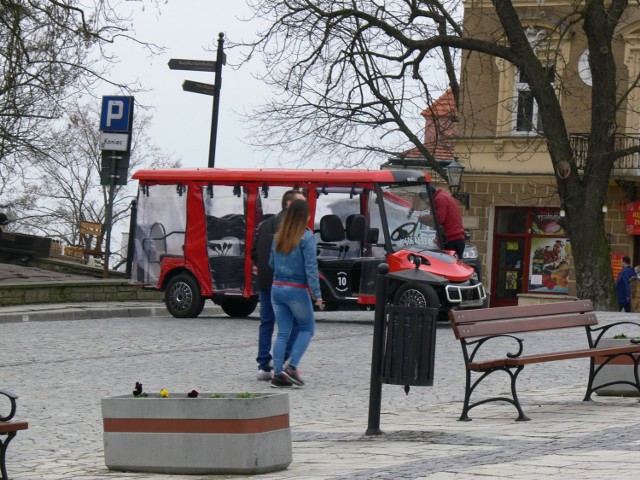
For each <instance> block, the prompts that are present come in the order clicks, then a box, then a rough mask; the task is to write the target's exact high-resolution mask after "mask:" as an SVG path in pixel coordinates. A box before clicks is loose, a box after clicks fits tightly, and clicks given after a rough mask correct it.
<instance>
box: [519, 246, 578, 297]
mask: <svg viewBox="0 0 640 480" xmlns="http://www.w3.org/2000/svg"><path fill="white" fill-rule="evenodd" d="M570 251H571V246H570V243H569V239H568V238H558V237H534V238H532V239H531V258H530V262H531V263H530V265H529V272H530V273H529V292H542V293H568V292H569V267H570V265H569V258H570Z"/></svg>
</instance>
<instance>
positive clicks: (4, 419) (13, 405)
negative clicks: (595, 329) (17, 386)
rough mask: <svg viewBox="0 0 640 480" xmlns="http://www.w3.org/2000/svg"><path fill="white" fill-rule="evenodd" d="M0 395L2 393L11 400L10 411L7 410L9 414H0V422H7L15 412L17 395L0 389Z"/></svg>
mask: <svg viewBox="0 0 640 480" xmlns="http://www.w3.org/2000/svg"><path fill="white" fill-rule="evenodd" d="M0 395H4V396H5V397H7V398H8V399H9V401H10V402H11V411H10V412H9V415H7V416H6V417H3V416H2V415H0V422H8V421H9V420H11V419H12V418H13V416H14V415H15V414H16V399H17V398H18V396H17V395H16V394H15V393H11V392H7V391H6V390H0Z"/></svg>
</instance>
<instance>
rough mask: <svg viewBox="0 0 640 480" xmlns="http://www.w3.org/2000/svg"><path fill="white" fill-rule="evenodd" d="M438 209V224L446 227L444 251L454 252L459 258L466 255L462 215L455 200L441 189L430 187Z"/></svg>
mask: <svg viewBox="0 0 640 480" xmlns="http://www.w3.org/2000/svg"><path fill="white" fill-rule="evenodd" d="M429 189H430V190H431V195H432V196H433V202H434V204H435V208H436V215H437V217H438V223H439V224H440V225H442V226H443V227H444V245H443V250H454V251H455V252H456V253H457V254H458V258H459V259H462V254H463V253H464V243H465V242H464V228H463V227H462V213H460V207H459V206H458V202H457V201H456V199H455V198H453V197H452V196H451V194H450V193H449V192H446V191H444V190H442V189H441V188H435V187H434V186H433V185H429Z"/></svg>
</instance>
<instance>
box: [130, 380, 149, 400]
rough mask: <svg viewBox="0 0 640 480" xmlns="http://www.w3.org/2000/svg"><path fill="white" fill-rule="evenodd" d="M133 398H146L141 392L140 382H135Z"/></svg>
mask: <svg viewBox="0 0 640 480" xmlns="http://www.w3.org/2000/svg"><path fill="white" fill-rule="evenodd" d="M133 396H134V397H146V396H147V394H146V393H144V392H143V391H142V384H141V383H140V382H136V388H135V389H134V390H133Z"/></svg>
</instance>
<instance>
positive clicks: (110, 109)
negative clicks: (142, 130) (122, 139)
mask: <svg viewBox="0 0 640 480" xmlns="http://www.w3.org/2000/svg"><path fill="white" fill-rule="evenodd" d="M132 117H133V97H102V114H101V115H100V130H101V131H103V132H127V133H129V132H131V120H132Z"/></svg>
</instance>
